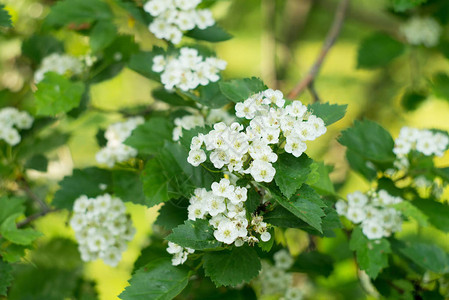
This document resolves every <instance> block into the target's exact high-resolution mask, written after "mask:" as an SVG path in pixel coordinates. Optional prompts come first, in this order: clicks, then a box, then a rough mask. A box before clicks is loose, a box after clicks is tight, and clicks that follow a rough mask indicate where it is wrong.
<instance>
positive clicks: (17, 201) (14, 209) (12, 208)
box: [0, 197, 25, 225]
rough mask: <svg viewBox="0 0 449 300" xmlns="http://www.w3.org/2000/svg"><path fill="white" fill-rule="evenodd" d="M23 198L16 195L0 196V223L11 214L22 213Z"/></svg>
mask: <svg viewBox="0 0 449 300" xmlns="http://www.w3.org/2000/svg"><path fill="white" fill-rule="evenodd" d="M24 202H25V199H23V198H17V197H12V198H8V197H1V198H0V225H1V224H2V223H3V222H4V221H5V220H6V218H8V217H9V216H11V215H15V214H23V213H24V212H25V206H24V205H23V203H24Z"/></svg>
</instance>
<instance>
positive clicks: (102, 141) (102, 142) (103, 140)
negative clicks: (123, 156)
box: [95, 129, 108, 147]
mask: <svg viewBox="0 0 449 300" xmlns="http://www.w3.org/2000/svg"><path fill="white" fill-rule="evenodd" d="M105 133H106V131H105V130H104V129H98V131H97V134H96V135H95V139H96V140H97V144H98V146H99V147H105V146H106V144H107V143H108V140H107V139H106V138H105V137H104V134H105Z"/></svg>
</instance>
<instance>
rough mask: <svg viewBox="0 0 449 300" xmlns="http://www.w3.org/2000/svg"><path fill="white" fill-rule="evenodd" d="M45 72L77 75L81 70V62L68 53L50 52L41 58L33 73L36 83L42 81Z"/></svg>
mask: <svg viewBox="0 0 449 300" xmlns="http://www.w3.org/2000/svg"><path fill="white" fill-rule="evenodd" d="M47 72H55V73H58V74H60V75H65V74H69V75H78V74H81V73H82V72H83V64H82V62H81V61H80V60H79V59H77V58H75V57H73V56H70V55H68V54H60V53H52V54H50V55H49V56H47V57H45V58H44V59H43V60H42V62H41V65H40V67H39V69H37V70H36V72H35V73H34V81H35V82H36V83H38V82H40V81H42V79H44V75H45V73H47Z"/></svg>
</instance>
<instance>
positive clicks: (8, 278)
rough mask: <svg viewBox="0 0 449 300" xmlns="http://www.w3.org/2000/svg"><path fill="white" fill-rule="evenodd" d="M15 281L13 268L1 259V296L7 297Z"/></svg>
mask: <svg viewBox="0 0 449 300" xmlns="http://www.w3.org/2000/svg"><path fill="white" fill-rule="evenodd" d="M13 279H14V277H13V275H12V266H11V265H10V264H8V263H7V262H4V261H3V260H1V259H0V296H6V293H7V291H8V287H9V286H10V285H11V284H12V281H13Z"/></svg>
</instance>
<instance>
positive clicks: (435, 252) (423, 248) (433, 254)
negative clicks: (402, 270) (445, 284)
mask: <svg viewBox="0 0 449 300" xmlns="http://www.w3.org/2000/svg"><path fill="white" fill-rule="evenodd" d="M394 246H395V250H396V251H398V252H400V253H401V254H402V255H404V256H405V257H407V258H408V259H410V260H412V261H413V262H414V263H415V264H417V265H418V266H420V267H421V268H423V269H424V270H430V271H432V272H435V273H440V274H446V273H449V254H448V253H446V252H444V251H443V250H442V249H441V248H439V247H438V246H436V245H433V244H432V245H431V244H425V243H418V242H406V243H395V244H394Z"/></svg>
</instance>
